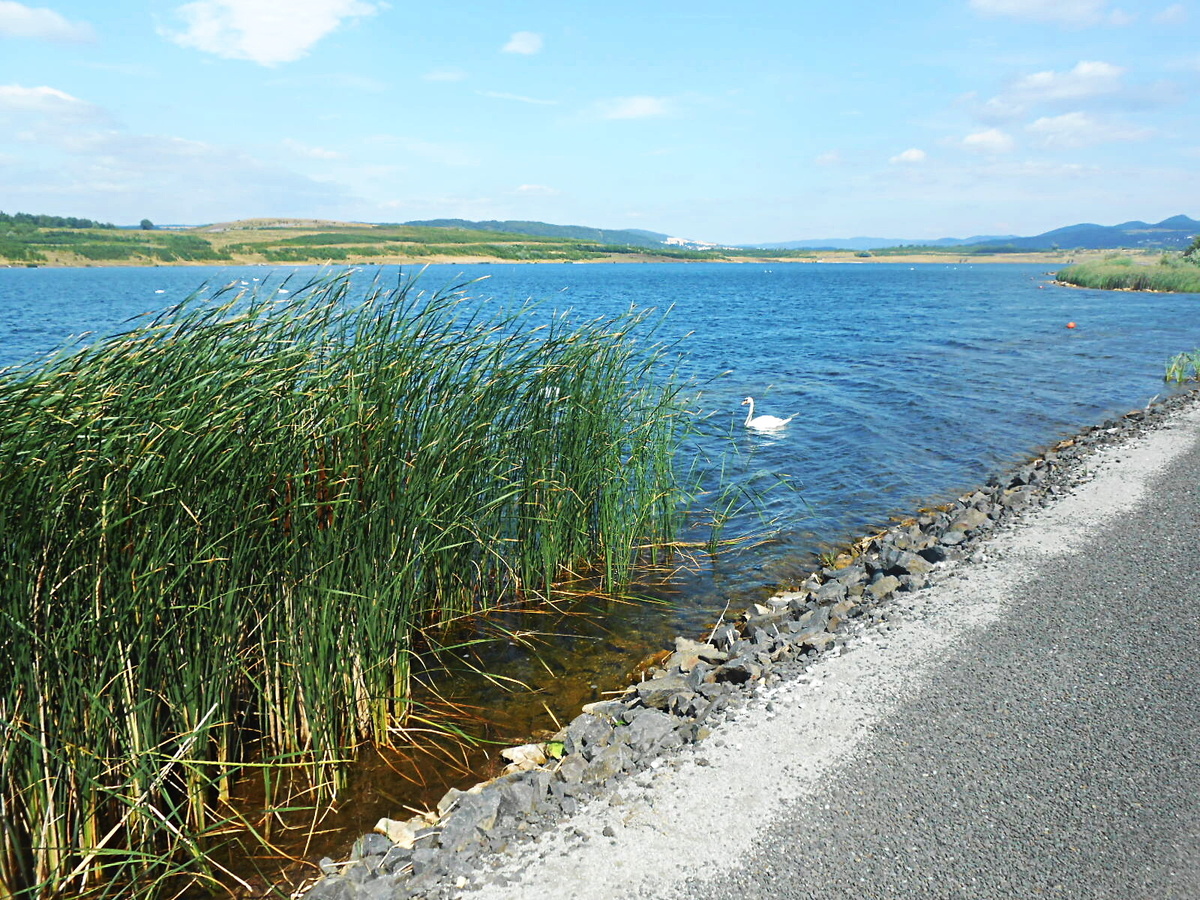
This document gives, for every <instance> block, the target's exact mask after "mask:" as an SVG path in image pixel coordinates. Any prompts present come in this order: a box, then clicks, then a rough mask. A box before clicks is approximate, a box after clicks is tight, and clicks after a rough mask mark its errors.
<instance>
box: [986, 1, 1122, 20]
mask: <svg viewBox="0 0 1200 900" xmlns="http://www.w3.org/2000/svg"><path fill="white" fill-rule="evenodd" d="M971 8H972V9H974V10H975V11H976V12H978V13H980V14H982V15H985V16H1007V17H1009V18H1013V19H1021V20H1023V21H1029V22H1057V23H1060V24H1064V25H1079V26H1082V25H1099V24H1102V23H1108V24H1110V25H1128V24H1129V23H1130V22H1131V21H1133V19H1132V17H1131V16H1129V15H1128V14H1126V13H1125V12H1123V11H1122V10H1120V9H1111V10H1110V9H1109V8H1108V0H971Z"/></svg>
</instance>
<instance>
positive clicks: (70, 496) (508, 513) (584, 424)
mask: <svg viewBox="0 0 1200 900" xmlns="http://www.w3.org/2000/svg"><path fill="white" fill-rule="evenodd" d="M465 288H466V285H456V286H452V287H449V288H447V289H444V290H440V291H436V292H432V293H427V292H424V291H421V290H418V289H417V287H416V286H415V285H414V284H413V283H412V282H411V281H409V282H405V283H403V284H401V285H399V286H398V287H396V288H392V289H387V288H384V287H381V286H378V285H376V286H374V287H372V288H371V289H370V290H369V291H368V292H367V294H366V296H365V297H362V296H359V295H356V294H355V293H354V292H353V291H351V285H350V277H349V274H348V273H347V274H343V275H338V276H332V277H328V278H326V279H322V280H319V281H316V282H313V283H310V284H307V285H304V286H302V287H299V288H298V289H296V290H295V291H293V292H292V293H291V294H287V295H286V299H283V300H280V299H278V297H280V296H284V295H283V294H277V293H276V292H275V289H274V288H270V289H264V290H263V291H260V292H255V293H250V294H244V293H235V292H234V291H233V290H232V289H225V290H223V291H220V292H217V294H216V295H215V296H213V297H211V298H208V299H204V298H203V297H202V296H201V295H196V296H193V297H191V298H189V299H188V300H186V301H185V302H183V303H182V304H180V305H179V306H178V307H175V308H173V309H171V310H169V311H167V312H165V313H163V314H161V315H159V316H158V317H156V318H152V319H149V320H147V321H145V322H143V323H142V324H139V325H137V326H136V327H133V328H132V329H131V330H129V331H127V332H126V333H124V334H121V335H118V336H116V337H112V338H108V339H104V340H99V341H97V342H96V343H94V344H92V345H91V346H89V347H86V348H84V349H81V350H77V351H70V352H67V351H64V352H62V353H59V354H57V355H56V356H53V357H51V358H48V359H47V360H46V361H44V362H42V363H38V364H35V365H30V366H26V367H21V368H18V369H10V370H6V371H3V372H0V515H2V517H3V519H2V526H3V527H2V531H0V592H2V593H0V655H2V656H3V658H4V660H5V664H6V666H7V668H8V670H9V671H8V673H7V675H6V677H5V678H4V679H2V680H0V685H2V687H0V826H2V834H0V897H9V896H20V897H30V898H34V897H42V896H53V895H80V894H84V893H87V892H92V893H94V894H95V895H97V896H105V895H114V896H115V895H117V894H122V895H129V894H135V893H140V894H143V895H146V896H153V895H155V894H157V893H159V892H160V890H161V889H162V887H163V885H165V884H166V883H168V882H169V881H171V880H172V879H177V878H178V876H179V875H180V874H181V873H182V874H183V875H184V876H185V878H186V879H190V880H192V881H196V880H200V881H204V880H208V881H211V882H212V883H216V882H217V881H219V880H221V879H222V878H223V877H224V876H222V874H221V873H220V872H218V871H216V870H215V869H214V868H213V864H212V863H211V862H208V860H209V859H210V858H211V855H210V854H209V853H208V852H207V851H209V850H210V849H211V848H212V846H213V844H214V843H215V842H217V841H219V840H222V839H223V837H222V835H224V834H226V833H227V831H228V826H229V824H230V822H231V820H232V819H233V818H235V816H234V814H233V813H232V812H231V810H230V808H229V807H228V806H227V801H228V800H229V797H230V792H231V791H232V790H233V787H234V782H235V781H236V779H238V778H239V777H248V773H252V772H253V773H259V777H261V778H262V779H263V784H264V789H265V791H266V794H267V805H268V807H269V806H270V805H271V803H272V802H273V799H274V794H275V793H276V791H277V787H276V786H277V785H278V784H279V783H280V781H281V774H280V771H279V770H278V769H277V768H274V767H276V766H277V767H292V768H293V769H294V768H296V767H299V768H300V770H301V771H302V772H303V773H304V774H305V775H306V778H307V784H308V785H309V790H310V791H311V794H312V797H313V798H314V802H327V801H329V800H331V799H332V797H333V796H334V795H335V794H336V792H337V790H338V788H339V787H340V784H341V778H342V777H343V763H344V762H345V761H346V760H347V758H348V757H350V756H352V754H353V748H354V747H356V746H358V745H360V744H362V743H364V742H374V743H376V744H384V745H385V744H388V743H389V740H390V739H391V737H392V736H394V735H395V734H396V733H397V730H398V729H402V728H403V725H404V723H405V718H406V714H407V713H408V712H409V709H408V696H409V691H408V689H409V679H410V666H411V663H412V658H413V653H414V652H415V649H414V640H415V638H414V635H416V634H418V633H420V632H421V631H422V629H425V630H428V629H429V628H430V627H431V626H433V625H436V624H437V623H439V622H449V621H451V620H453V619H455V618H456V617H459V616H462V615H464V614H471V613H476V612H479V611H481V610H486V609H489V608H492V607H493V606H494V605H496V604H498V603H500V602H503V601H506V600H509V599H512V598H536V597H539V596H544V595H546V594H547V593H548V592H549V591H550V589H551V588H552V586H553V585H554V583H555V582H556V581H557V580H559V579H562V578H565V577H568V576H569V575H571V574H572V573H576V572H584V571H587V572H598V573H600V574H601V575H602V576H603V579H604V583H605V584H606V585H608V586H609V587H616V586H619V585H620V584H622V583H624V582H625V581H626V580H627V579H628V578H629V577H630V575H631V570H632V568H633V567H634V566H635V565H636V564H637V562H638V561H639V559H640V558H642V557H643V556H644V555H645V554H646V553H647V548H654V547H663V546H666V545H667V544H668V543H669V542H670V541H671V540H672V536H673V535H674V533H675V530H676V528H677V526H678V525H679V513H680V510H681V508H682V501H683V500H684V499H685V494H686V493H687V492H686V490H685V489H684V488H683V486H682V485H681V482H680V478H679V477H678V476H677V473H676V470H675V456H676V451H677V448H678V447H679V444H680V441H681V440H682V438H683V436H684V435H685V434H686V433H687V432H688V430H689V428H690V427H691V426H690V421H691V419H690V415H689V413H688V411H687V408H686V403H687V397H686V396H685V394H684V393H683V392H682V389H681V387H680V385H679V384H678V383H677V382H676V380H675V378H674V374H673V372H672V371H671V370H670V367H669V365H667V352H666V349H665V348H662V347H659V346H656V345H654V344H653V340H654V338H653V331H652V329H651V328H650V327H649V325H648V323H646V322H645V321H644V319H643V317H642V316H640V315H636V314H633V313H630V314H629V315H625V316H621V317H617V318H614V319H609V320H597V321H593V322H587V323H584V324H582V325H580V324H571V323H569V322H568V321H566V320H565V319H563V318H554V319H552V320H551V321H549V322H548V323H544V324H542V325H540V326H538V327H534V326H533V324H532V318H533V317H532V315H531V310H529V309H521V310H517V311H508V312H505V311H495V312H484V311H483V310H486V309H487V308H488V305H487V304H480V303H477V302H474V301H470V300H469V299H468V298H467V297H466V294H465ZM356 296H358V299H356ZM293 774H294V773H293ZM280 802H282V801H280Z"/></svg>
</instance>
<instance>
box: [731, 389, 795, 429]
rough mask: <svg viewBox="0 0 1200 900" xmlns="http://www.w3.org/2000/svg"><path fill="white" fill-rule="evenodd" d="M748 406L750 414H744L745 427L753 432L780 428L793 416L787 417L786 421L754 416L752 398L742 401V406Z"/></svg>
mask: <svg viewBox="0 0 1200 900" xmlns="http://www.w3.org/2000/svg"><path fill="white" fill-rule="evenodd" d="M747 404H749V406H750V412H748V413H746V427H747V428H753V429H754V430H755V431H774V430H775V429H776V428H782V427H783V426H784V425H786V424H787V423H788V422H790V421H792V419H794V418H796V417H795V416H788V417H787V418H786V419H781V418H779V417H778V416H757V417H755V415H754V398H753V397H747V398H746V399H745V400H743V401H742V406H746V405H747Z"/></svg>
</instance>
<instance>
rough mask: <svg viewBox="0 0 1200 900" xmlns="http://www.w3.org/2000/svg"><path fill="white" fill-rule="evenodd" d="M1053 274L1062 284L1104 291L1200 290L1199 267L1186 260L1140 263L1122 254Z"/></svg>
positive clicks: (1197, 291) (1199, 291)
mask: <svg viewBox="0 0 1200 900" xmlns="http://www.w3.org/2000/svg"><path fill="white" fill-rule="evenodd" d="M1054 277H1055V279H1057V280H1058V281H1061V282H1064V283H1066V284H1073V285H1076V286H1078V287H1086V288H1099V289H1101V290H1106V291H1163V292H1168V293H1183V294H1192V293H1200V266H1196V265H1192V264H1189V263H1179V264H1174V265H1154V266H1141V265H1134V264H1133V261H1132V260H1131V259H1129V258H1128V257H1123V258H1117V259H1109V260H1106V261H1104V262H1094V263H1080V264H1078V265H1074V266H1068V267H1067V268H1065V269H1063V270H1062V271H1060V272H1059V273H1058V274H1057V275H1055V276H1054Z"/></svg>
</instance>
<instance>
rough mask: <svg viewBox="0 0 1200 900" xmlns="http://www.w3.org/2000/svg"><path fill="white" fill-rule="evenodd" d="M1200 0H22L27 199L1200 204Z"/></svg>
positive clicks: (160, 210)
mask: <svg viewBox="0 0 1200 900" xmlns="http://www.w3.org/2000/svg"><path fill="white" fill-rule="evenodd" d="M1198 95H1200V0H1183V2H1173V0H1160V2H1136V0H1135V2H1125V3H1121V4H1115V3H1111V2H1109V0H908V2H905V3H898V4H880V3H878V2H877V0H870V2H866V0H841V2H837V3H821V4H810V3H804V2H796V0H788V2H775V0H744V2H741V3H730V2H728V0H722V2H710V0H692V2H688V3H672V4H664V3H646V2H638V3H629V2H625V0H610V2H608V3H589V4H583V3H563V2H555V3H550V2H539V0H525V2H511V3H496V2H494V0H491V2H482V0H480V2H476V0H449V2H443V3H436V4H433V3H431V4H421V5H418V4H413V3H406V2H402V0H387V2H383V0H195V2H189V3H181V2H178V0H141V2H131V0H109V2H106V3H97V2H96V0H41V2H39V0H32V2H29V3H25V2H14V0H0V210H4V211H6V212H17V211H26V212H38V213H52V214H59V215H76V216H85V217H89V218H94V219H100V220H104V221H112V222H116V223H118V224H131V223H136V222H137V221H138V220H140V219H141V218H143V217H148V218H150V219H152V220H153V221H155V222H160V223H188V224H202V223H209V222H218V221H226V220H231V219H237V218H248V217H253V216H295V217H300V216H303V217H311V218H326V219H344V220H354V221H365V222H402V221H408V220H412V219H425V218H441V217H456V218H466V219H533V220H540V221H546V222H554V223H558V224H573V225H591V226H596V227H603V228H644V229H649V230H652V231H659V232H665V233H668V234H671V235H674V236H679V237H685V238H691V239H695V240H704V241H714V242H721V243H747V242H756V241H761V242H765V241H787V240H798V239H804V238H818V237H849V236H856V235H864V234H865V235H871V236H883V237H903V238H911V239H929V238H937V237H943V236H955V237H967V236H970V235H976V234H1008V233H1015V234H1036V233H1039V232H1042V231H1046V230H1048V229H1051V228H1056V227H1059V226H1061V225H1068V224H1073V223H1076V222H1082V221H1091V222H1098V223H1101V224H1115V223H1117V222H1120V221H1125V220H1128V219H1134V218H1139V219H1144V220H1147V221H1158V220H1160V219H1162V218H1165V217H1167V216H1171V215H1175V214H1178V213H1184V214H1187V215H1191V216H1193V217H1197V218H1200V190H1198V185H1200V178H1197V174H1196V173H1197V170H1198V169H1200V101H1198V99H1197V97H1198Z"/></svg>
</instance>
